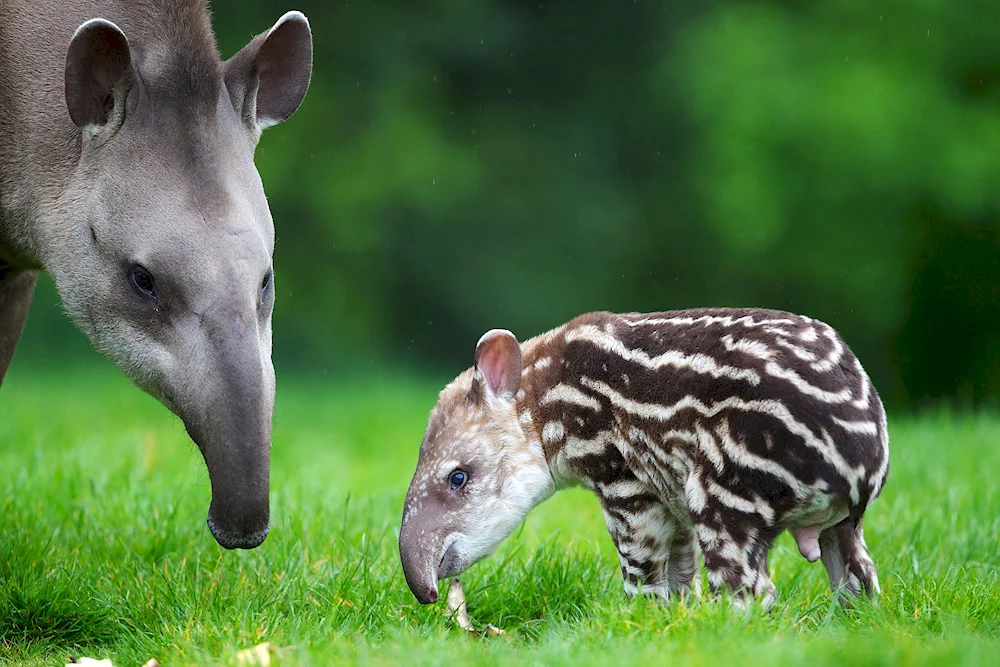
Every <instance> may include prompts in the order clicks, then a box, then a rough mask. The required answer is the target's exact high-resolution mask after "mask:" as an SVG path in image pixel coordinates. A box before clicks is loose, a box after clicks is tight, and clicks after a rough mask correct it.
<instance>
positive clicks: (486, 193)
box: [22, 0, 1000, 406]
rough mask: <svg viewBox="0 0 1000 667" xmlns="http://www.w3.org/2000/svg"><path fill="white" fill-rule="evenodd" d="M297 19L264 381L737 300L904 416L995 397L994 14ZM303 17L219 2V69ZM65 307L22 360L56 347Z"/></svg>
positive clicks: (807, 9) (552, 5)
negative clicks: (779, 314) (782, 319)
mask: <svg viewBox="0 0 1000 667" xmlns="http://www.w3.org/2000/svg"><path fill="white" fill-rule="evenodd" d="M294 4H295V6H296V8H298V9H301V10H303V11H304V12H305V13H306V14H307V15H308V16H309V18H310V21H311V24H312V28H313V32H314V38H315V65H314V77H313V82H312V86H311V88H310V91H309V95H308V97H307V99H306V102H305V104H304V105H303V107H302V108H301V109H300V111H299V112H298V114H297V115H296V116H294V117H293V118H292V119H291V120H290V121H289V122H288V123H287V124H285V125H284V126H281V127H278V128H275V129H272V130H269V131H268V132H266V133H265V136H264V138H263V140H262V143H261V146H260V148H259V150H258V164H259V167H260V171H261V174H262V177H263V179H264V183H265V187H266V189H267V191H268V195H269V200H270V202H271V206H272V210H273V213H274V217H275V221H276V227H277V233H278V245H277V250H276V255H275V266H276V273H277V288H278V301H277V308H276V315H275V361H276V364H277V365H278V367H279V372H283V371H284V370H286V369H287V370H292V369H294V368H296V367H300V368H304V369H309V370H313V371H314V370H315V369H327V370H329V371H330V372H332V373H337V372H343V371H346V370H348V369H355V370H356V369H359V368H360V369H370V368H376V369H385V368H386V367H388V366H392V367H394V369H398V368H399V367H401V366H402V367H410V368H415V369H417V370H419V371H434V372H441V373H447V374H451V373H452V372H457V371H458V370H460V369H461V368H464V367H465V366H467V365H468V364H469V363H471V358H472V350H473V346H474V344H475V341H476V340H477V338H478V336H479V335H480V334H481V333H482V332H483V331H485V330H486V329H488V328H490V327H496V326H500V327H505V328H509V329H511V330H513V331H514V332H515V333H516V334H517V335H518V336H520V337H522V338H526V337H528V336H531V335H534V334H536V333H539V332H541V331H543V330H545V329H548V328H550V327H552V326H555V325H558V324H560V323H562V322H563V321H565V320H567V319H569V318H570V317H572V316H574V315H576V314H579V313H581V312H585V311H589V310H597V309H608V310H616V311H622V310H644V311H645V310H666V309H674V308H682V307H692V306H701V305H732V306H737V305H739V306H767V307H773V308H783V309H789V310H793V311H797V312H801V313H804V314H808V315H811V316H814V317H818V318H821V319H824V320H826V321H827V322H829V323H830V324H832V325H833V326H835V327H836V328H838V329H839V330H840V331H841V333H843V334H844V336H845V338H846V339H847V341H848V342H849V343H850V344H851V345H852V347H853V348H854V349H855V351H856V352H857V353H858V355H859V356H860V357H861V359H862V361H863V362H864V363H865V364H866V366H867V367H868V369H869V371H870V373H871V374H872V376H873V378H874V379H875V382H876V385H877V386H879V387H880V389H881V392H882V393H883V395H884V396H885V398H886V399H887V401H888V402H889V403H891V404H893V405H896V406H903V405H906V406H919V405H920V404H922V403H924V402H926V401H929V400H935V399H941V398H954V399H958V400H961V401H965V402H973V403H983V402H986V401H991V400H995V399H996V398H998V397H1000V197H998V187H997V186H998V184H1000V39H998V35H1000V3H997V2H996V1H995V0H953V1H952V2H941V1H940V0H907V1H906V2H902V1H896V2H872V1H871V0H840V1H839V2H825V1H822V0H812V1H808V2H807V1H799V2H793V1H791V0H785V1H779V0H771V1H768V2H765V1H756V2H755V1H751V0H740V1H732V2H702V1H700V0H698V1H695V0H678V1H675V2H660V1H651V0H636V1H634V2H626V1H624V0H622V1H617V2H608V1H607V0H604V1H586V2H545V1H543V2H538V1H537V0H536V1H534V2H516V1H514V0H480V1H473V0H464V1H461V2H459V1H456V0H421V1H417V0H408V1H407V2H386V1H382V2H362V1H356V2H347V3H344V2H338V3H327V2H320V1H318V0H296V2H295V3H294ZM289 8H291V5H289V6H285V5H284V4H281V3H276V2H274V1H272V0H268V1H267V2H265V1H263V0H239V1H238V2H237V1H236V0H227V1H222V0H219V1H217V2H215V3H214V16H215V23H216V26H217V30H218V33H219V44H220V49H221V51H222V53H223V55H224V56H229V55H231V54H232V53H234V52H235V51H236V50H237V49H238V48H240V47H241V46H242V45H243V44H244V43H245V42H246V41H247V40H248V39H249V38H250V37H251V36H252V35H253V34H255V33H257V32H260V31H262V30H264V29H266V28H267V27H268V26H270V25H271V23H272V22H273V21H274V20H275V19H276V18H277V17H278V16H279V15H280V14H281V13H283V12H284V11H285V10H286V9H289ZM54 300H55V298H54V296H53V294H52V292H51V287H48V288H47V289H46V290H43V291H42V292H41V293H40V296H39V300H38V303H37V304H36V308H35V311H34V313H33V316H32V321H31V322H30V323H29V332H28V338H33V340H26V341H25V347H26V348H27V349H28V350H29V351H28V352H23V353H22V354H23V355H30V354H31V351H33V352H35V353H41V354H55V351H56V350H58V351H60V353H62V351H64V350H66V349H68V348H67V346H66V344H65V340H66V337H67V336H71V335H73V334H71V330H70V329H69V325H68V324H66V323H64V322H62V321H61V320H60V319H59V318H60V316H59V314H58V312H57V310H56V309H55V307H54V306H53V305H52V304H53V302H54ZM22 363H26V361H24V359H23V357H22Z"/></svg>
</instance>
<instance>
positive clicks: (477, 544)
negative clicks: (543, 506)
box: [399, 329, 554, 604]
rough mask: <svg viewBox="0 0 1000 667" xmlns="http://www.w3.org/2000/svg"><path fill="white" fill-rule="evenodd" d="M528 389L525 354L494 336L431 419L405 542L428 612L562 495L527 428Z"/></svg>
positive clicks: (407, 509)
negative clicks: (522, 401) (522, 395)
mask: <svg viewBox="0 0 1000 667" xmlns="http://www.w3.org/2000/svg"><path fill="white" fill-rule="evenodd" d="M520 386H521V347H520V345H518V342H517V339H516V338H514V335H513V334H511V333H510V332H509V331H504V330H500V329H494V330H492V331H489V332H487V333H486V334H485V335H484V336H483V337H482V338H481V339H480V340H479V344H478V345H477V346H476V365H475V367H473V368H471V369H469V370H467V371H466V372H464V373H462V374H461V375H459V376H458V377H457V378H456V379H455V381H454V382H452V383H451V384H449V385H448V386H447V387H445V389H444V390H443V391H442V392H441V395H440V397H439V398H438V402H437V405H435V406H434V409H433V410H432V411H431V415H430V419H429V421H428V424H427V432H426V434H425V435H424V441H423V443H422V444H421V445H420V456H419V458H418V459H417V470H416V472H415V473H414V475H413V481H411V482H410V489H409V491H408V492H407V494H406V503H405V505H404V507H403V525H402V528H401V529H400V532H399V554H400V557H401V559H402V562H403V573H404V574H405V575H406V583H407V584H408V585H409V586H410V590H411V591H413V595H414V596H416V598H417V600H419V601H420V602H421V603H423V604H428V603H432V602H435V601H437V595H438V591H437V582H438V580H439V579H443V578H445V577H450V576H454V575H456V574H458V573H460V572H463V571H464V570H466V569H468V568H469V567H470V566H471V565H473V564H474V563H476V562H477V561H479V560H480V559H482V558H484V557H486V556H488V555H490V554H491V553H493V551H494V550H495V549H496V548H497V546H498V545H499V544H500V542H502V541H503V539H504V538H505V537H507V536H508V535H510V533H511V532H512V531H513V530H514V528H516V527H517V525H518V524H519V523H520V522H521V520H522V519H524V517H525V515H526V514H527V513H528V512H529V511H530V510H531V508H533V507H534V506H535V505H537V504H538V503H540V502H542V501H543V500H545V499H546V498H548V497H549V496H550V495H552V492H553V491H554V484H553V481H552V474H551V472H550V470H549V466H548V463H547V461H546V459H545V454H544V452H543V451H542V445H541V442H540V441H539V439H538V437H537V435H536V434H534V432H533V430H532V429H531V427H530V425H528V424H522V423H521V421H520V420H519V419H518V409H517V398H516V395H517V393H518V390H519V389H520Z"/></svg>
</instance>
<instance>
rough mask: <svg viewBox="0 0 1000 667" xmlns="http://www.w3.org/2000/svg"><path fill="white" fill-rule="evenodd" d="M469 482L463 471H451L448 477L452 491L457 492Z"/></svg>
mask: <svg viewBox="0 0 1000 667" xmlns="http://www.w3.org/2000/svg"><path fill="white" fill-rule="evenodd" d="M467 481H469V475H468V473H466V472H465V471H464V470H452V471H451V474H450V475H448V482H449V483H450V484H451V490H452V491H458V490H459V489H461V488H462V487H463V486H465V483H466V482H467Z"/></svg>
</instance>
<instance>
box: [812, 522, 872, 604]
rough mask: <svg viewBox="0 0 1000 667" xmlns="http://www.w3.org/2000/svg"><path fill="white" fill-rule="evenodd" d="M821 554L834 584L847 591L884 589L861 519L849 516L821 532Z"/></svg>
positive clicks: (850, 592) (831, 586)
mask: <svg viewBox="0 0 1000 667" xmlns="http://www.w3.org/2000/svg"><path fill="white" fill-rule="evenodd" d="M819 544H820V557H821V558H822V559H823V565H824V566H825V567H826V573H827V574H828V575H829V577H830V588H832V589H833V590H837V589H840V590H842V591H843V592H844V593H846V594H847V595H858V594H859V593H861V592H862V591H864V592H865V594H866V595H869V596H870V595H873V594H877V593H879V592H880V589H879V585H878V574H877V573H876V572H875V563H874V562H872V559H871V556H869V555H868V546H867V545H866V544H865V536H864V533H863V531H862V530H861V521H860V519H859V520H858V521H857V523H855V522H854V520H853V519H851V518H847V519H844V520H843V521H841V522H840V523H838V524H837V525H835V526H830V527H829V528H827V529H825V530H824V531H823V532H822V533H820V535H819Z"/></svg>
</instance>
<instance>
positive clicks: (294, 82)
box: [225, 12, 312, 131]
mask: <svg viewBox="0 0 1000 667" xmlns="http://www.w3.org/2000/svg"><path fill="white" fill-rule="evenodd" d="M311 76H312V32H311V31H310V29H309V20H308V19H306V17H305V16H304V15H303V14H302V13H301V12H288V13H287V14H285V15H284V16H282V17H281V18H280V19H278V22H277V23H275V24H274V26H273V27H272V28H271V29H270V30H268V31H267V32H265V33H263V34H260V35H257V36H256V37H254V38H253V40H252V41H251V42H250V43H249V44H247V45H246V46H244V47H243V48H242V49H240V51H239V53H237V54H236V55H235V56H233V57H232V58H230V59H229V60H227V61H226V64H225V80H226V89H227V90H228V91H229V96H230V99H231V100H232V102H233V106H234V107H235V108H236V110H237V111H239V112H240V113H241V114H242V116H243V120H244V122H246V123H247V124H248V125H250V126H251V127H252V128H255V129H256V130H257V131H260V130H264V129H266V128H268V127H270V126H272V125H277V124H278V123H281V122H282V121H285V120H288V118H289V117H290V116H291V115H292V114H293V113H295V110H296V109H298V108H299V105H300V104H302V100H303V99H304V98H305V96H306V91H307V90H308V89H309V79H310V77H311Z"/></svg>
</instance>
